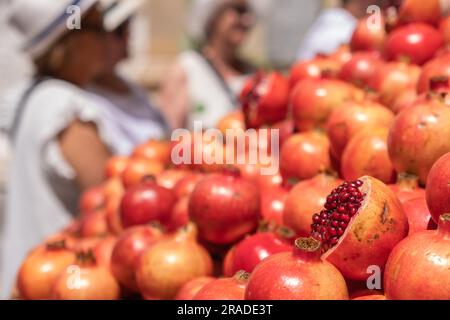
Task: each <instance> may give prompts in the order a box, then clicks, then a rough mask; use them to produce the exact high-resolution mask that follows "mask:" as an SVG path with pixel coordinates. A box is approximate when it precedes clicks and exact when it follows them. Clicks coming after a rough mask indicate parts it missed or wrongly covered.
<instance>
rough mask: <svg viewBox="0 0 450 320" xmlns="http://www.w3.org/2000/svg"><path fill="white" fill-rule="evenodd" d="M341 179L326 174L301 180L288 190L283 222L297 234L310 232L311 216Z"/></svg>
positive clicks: (303, 234)
mask: <svg viewBox="0 0 450 320" xmlns="http://www.w3.org/2000/svg"><path fill="white" fill-rule="evenodd" d="M341 182H342V181H340V180H338V179H336V178H335V177H334V176H331V175H328V174H320V175H317V176H316V177H314V178H312V179H309V180H305V181H301V182H299V183H298V184H296V185H295V186H294V187H293V188H292V190H291V191H290V192H289V194H288V197H287V198H286V203H285V206H284V212H283V222H284V224H285V225H286V226H288V227H289V228H291V229H292V230H294V231H295V232H296V233H297V234H299V235H302V236H306V235H309V234H310V232H311V217H312V215H313V214H314V213H315V212H319V211H320V210H321V209H322V207H323V205H324V204H325V201H326V198H327V195H328V194H329V193H330V192H331V191H332V190H333V189H334V188H336V187H338V186H339V184H340V183H341Z"/></svg>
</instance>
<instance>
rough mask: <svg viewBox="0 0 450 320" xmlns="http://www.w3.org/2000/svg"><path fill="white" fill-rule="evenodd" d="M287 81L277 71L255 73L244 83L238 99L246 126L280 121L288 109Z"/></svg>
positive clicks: (258, 125) (255, 126)
mask: <svg viewBox="0 0 450 320" xmlns="http://www.w3.org/2000/svg"><path fill="white" fill-rule="evenodd" d="M288 99H289V82H288V81H287V80H286V79H285V78H284V77H283V76H282V75H281V74H279V73H278V72H270V73H267V74H264V73H262V72H258V73H256V74H255V75H254V76H253V77H252V78H250V79H249V80H248V81H247V83H246V84H245V85H244V88H243V90H242V93H241V96H240V101H241V104H242V109H243V112H244V117H245V123H246V126H247V128H258V127H260V126H262V125H264V124H268V123H274V122H277V121H281V120H283V119H284V118H285V117H286V114H287V111H288V102H289V101H288Z"/></svg>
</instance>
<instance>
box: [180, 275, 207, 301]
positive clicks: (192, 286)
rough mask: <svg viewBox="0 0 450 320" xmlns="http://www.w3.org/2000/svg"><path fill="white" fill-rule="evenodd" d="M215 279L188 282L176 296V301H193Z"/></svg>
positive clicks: (197, 279) (205, 278)
mask: <svg viewBox="0 0 450 320" xmlns="http://www.w3.org/2000/svg"><path fill="white" fill-rule="evenodd" d="M214 280H215V278H213V277H199V278H195V279H192V280H191V281H188V282H186V283H185V284H184V285H183V286H182V287H181V289H180V290H179V291H178V293H177V295H176V296H175V300H193V299H194V297H195V295H196V294H197V293H198V292H199V291H200V290H201V289H202V288H203V287H204V286H205V285H207V284H208V283H211V282H212V281H214Z"/></svg>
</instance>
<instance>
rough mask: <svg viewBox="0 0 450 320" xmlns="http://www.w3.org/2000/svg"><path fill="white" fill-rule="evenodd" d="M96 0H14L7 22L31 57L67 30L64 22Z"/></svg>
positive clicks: (89, 6)
mask: <svg viewBox="0 0 450 320" xmlns="http://www.w3.org/2000/svg"><path fill="white" fill-rule="evenodd" d="M97 2H98V0H38V1H36V0H14V2H13V4H12V10H11V15H10V17H9V21H10V23H11V24H12V25H13V26H14V27H15V28H17V29H18V30H19V31H20V32H21V33H22V35H23V39H24V42H23V44H22V49H23V50H24V51H25V52H27V53H28V54H29V55H30V56H31V57H34V58H37V57H40V56H41V55H42V54H43V53H45V52H46V51H47V50H48V49H49V48H50V47H51V46H52V45H53V44H54V43H55V42H56V41H57V40H58V39H59V38H60V37H61V36H62V35H64V34H65V33H66V32H67V31H69V28H68V26H67V25H68V24H67V21H68V20H69V19H71V18H72V17H73V15H74V14H80V15H83V14H84V13H85V12H87V11H88V10H89V9H90V8H91V7H92V6H93V5H95V4H96V3H97ZM73 6H75V7H77V8H79V9H77V8H75V7H73ZM74 9H75V10H74Z"/></svg>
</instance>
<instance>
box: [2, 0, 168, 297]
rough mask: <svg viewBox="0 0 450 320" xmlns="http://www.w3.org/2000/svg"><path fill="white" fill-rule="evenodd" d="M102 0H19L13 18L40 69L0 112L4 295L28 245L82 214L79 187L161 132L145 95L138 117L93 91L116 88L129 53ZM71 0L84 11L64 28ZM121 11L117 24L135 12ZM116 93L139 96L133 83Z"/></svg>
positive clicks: (120, 3) (121, 3) (119, 5)
mask: <svg viewBox="0 0 450 320" xmlns="http://www.w3.org/2000/svg"><path fill="white" fill-rule="evenodd" d="M98 2H99V1H98V0H64V1H61V0H59V1H54V0H40V1H35V0H15V1H14V8H13V12H12V14H11V17H10V21H11V24H12V25H14V26H15V27H16V28H17V29H18V30H20V31H21V32H22V34H23V35H24V45H23V48H24V50H25V51H26V52H27V53H28V55H29V56H30V58H31V59H32V60H33V62H34V65H35V70H36V71H35V75H34V78H33V80H32V81H31V83H26V84H24V85H23V86H20V87H18V88H17V89H15V90H12V92H11V93H10V97H9V98H8V103H6V104H5V106H6V107H8V108H7V110H4V111H5V112H4V113H3V114H2V117H0V128H1V129H2V130H6V131H7V132H8V133H9V135H10V138H11V141H12V147H13V159H12V161H11V167H10V170H9V181H8V190H7V191H8V192H7V199H6V201H7V202H6V214H5V222H4V231H3V236H2V241H1V242H0V243H1V245H2V246H3V247H2V257H1V260H0V263H1V264H2V268H1V271H2V275H1V276H2V281H1V282H2V284H3V287H2V297H4V298H7V297H8V296H9V294H10V293H11V288H12V287H13V283H14V279H15V276H16V272H17V270H18V267H19V265H20V262H21V261H22V259H23V258H24V256H25V255H26V253H27V252H28V250H30V249H31V248H32V247H33V246H35V245H36V244H37V243H39V242H41V241H43V240H44V239H45V237H47V236H49V235H50V234H52V233H54V232H56V231H58V230H60V229H61V228H63V227H64V226H67V224H68V223H69V222H70V221H71V220H72V218H73V216H74V215H76V213H77V202H78V198H79V195H80V193H81V192H82V191H83V190H84V189H86V188H89V187H91V186H93V185H97V184H99V183H101V182H102V181H103V169H104V164H105V162H106V161H107V159H108V158H109V157H110V156H111V155H112V154H127V153H129V152H130V151H131V150H132V148H133V146H134V145H135V144H138V143H141V142H143V141H144V140H146V139H148V138H151V136H146V137H143V132H146V133H147V134H148V135H151V134H152V133H153V132H159V131H161V132H162V131H163V129H161V130H155V129H154V128H153V126H154V125H155V119H154V118H153V115H154V112H153V111H152V112H148V113H144V111H142V110H141V109H144V106H143V104H144V103H143V102H142V101H141V102H140V105H138V106H137V109H139V110H138V111H136V113H137V114H134V110H133V112H131V111H130V108H131V106H130V105H129V104H128V103H124V105H125V107H124V105H116V104H113V103H112V101H111V100H112V99H110V98H109V97H108V96H106V97H102V96H100V95H99V94H96V93H94V92H93V91H94V90H93V89H92V88H93V87H95V88H97V87H101V88H109V89H111V88H113V85H111V84H110V83H109V82H108V81H106V80H105V79H106V78H114V75H113V71H111V70H112V69H113V67H114V65H115V63H117V61H119V60H121V59H122V58H123V54H122V53H121V54H114V55H112V54H111V52H110V51H112V50H116V49H117V50H118V51H120V52H121V50H122V49H119V47H120V48H122V46H123V45H122V40H120V41H118V40H117V39H118V38H114V39H115V40H116V42H114V43H113V42H112V38H113V37H116V36H117V34H111V33H110V32H108V31H107V30H106V29H105V26H104V21H103V17H102V9H104V8H105V7H104V6H101V7H99V5H98ZM117 2H118V3H117V4H116V5H114V6H113V8H111V10H112V9H114V10H119V11H121V10H122V11H127V10H125V9H126V8H127V7H128V5H126V4H125V2H127V3H128V1H127V0H122V1H117ZM70 5H77V6H78V8H79V11H80V13H81V14H82V18H81V26H80V27H81V28H80V29H79V30H78V29H73V30H70V29H69V28H67V26H66V22H67V21H69V19H70V18H71V14H73V11H68V10H67V8H68V7H69V6H70ZM121 8H122V9H121ZM124 8H125V9H124ZM70 12H72V13H70ZM111 12H112V11H111ZM105 14H106V15H108V13H106V12H105ZM122 17H123V18H124V19H123V20H122V21H120V19H118V20H117V23H116V25H117V26H120V25H123V23H124V21H126V19H127V18H128V17H129V16H127V15H124V14H122ZM113 31H114V30H113ZM115 32H117V31H115ZM119 33H120V32H119ZM124 39H126V35H125V38H124ZM118 43H120V45H119V44H118ZM122 89H123V88H122ZM111 90H112V89H111ZM112 91H116V92H117V91H120V93H118V95H120V96H123V97H127V96H129V95H132V96H134V93H133V94H130V92H131V91H129V87H128V88H127V89H125V90H123V91H121V90H119V89H117V90H112ZM136 96H137V95H136ZM136 100H139V99H136ZM147 106H148V105H147ZM6 111H7V112H6ZM144 119H147V120H148V121H147V126H148V127H149V128H148V129H146V128H144V127H145V125H144V124H143V123H142V122H143V121H144ZM163 126H164V125H161V128H162V127H163ZM158 136H159V133H157V134H156V138H157V137H158Z"/></svg>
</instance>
